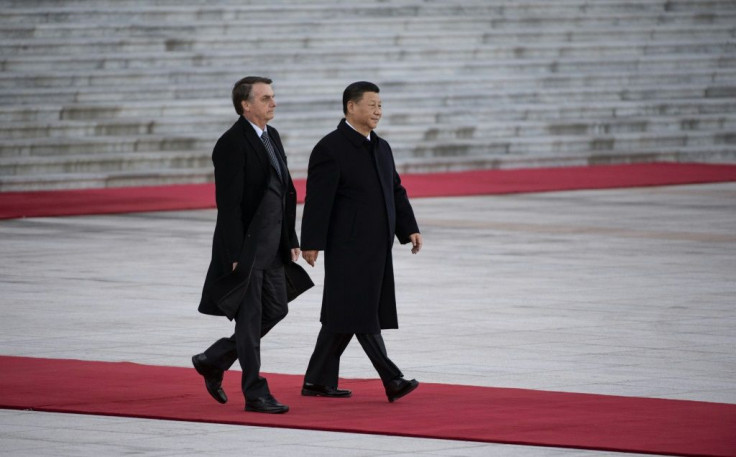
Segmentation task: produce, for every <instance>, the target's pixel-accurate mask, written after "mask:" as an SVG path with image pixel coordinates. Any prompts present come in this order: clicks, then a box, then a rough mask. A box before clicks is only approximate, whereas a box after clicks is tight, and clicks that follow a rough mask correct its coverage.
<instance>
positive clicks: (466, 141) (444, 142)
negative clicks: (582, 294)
mask: <svg viewBox="0 0 736 457" xmlns="http://www.w3.org/2000/svg"><path fill="white" fill-rule="evenodd" d="M733 132H734V130H733V129H726V130H711V131H696V130H689V131H661V132H635V133H620V132H619V133H615V134H611V133H593V134H578V135H569V134H568V135H556V136H536V137H509V136H503V135H502V136H500V137H498V138H494V137H483V138H478V137H473V138H447V137H439V138H433V139H431V140H423V141H411V140H407V139H405V138H402V137H398V138H390V139H389V140H390V142H391V145H392V149H393V151H394V155H395V157H396V158H397V159H403V158H408V157H424V158H432V157H465V156H474V155H484V154H514V155H538V156H549V155H558V154H570V153H587V152H589V151H601V150H605V151H609V152H611V153H615V152H617V151H635V150H639V149H646V148H652V147H659V148H667V147H690V148H693V149H697V148H698V147H708V146H712V145H729V146H732V147H733V148H734V152H735V153H736V134H734V133H733ZM322 134H323V133H320V134H319V135H316V136H314V137H312V138H305V137H298V138H294V139H293V140H291V141H289V142H288V143H286V142H285V143H286V144H285V148H286V150H287V154H288V157H289V165H290V166H293V167H296V168H297V169H301V168H304V167H306V162H307V160H308V157H309V154H310V153H311V150H312V147H313V146H314V144H315V143H316V141H317V140H318V139H319V137H321V136H322ZM215 140H216V137H212V136H190V137H186V138H184V137H182V138H167V137H160V136H153V135H151V136H146V137H140V138H137V139H130V138H119V137H105V138H95V139H88V140H86V141H84V142H80V141H75V142H74V143H73V144H72V145H71V146H70V144H69V143H68V142H66V141H64V139H56V141H53V142H51V141H49V142H47V143H45V144H40V143H37V144H36V145H35V146H34V147H27V148H26V149H23V150H20V151H18V152H19V153H13V154H8V153H7V151H0V161H2V164H3V165H4V166H5V167H6V168H5V170H6V171H10V170H12V171H14V172H19V170H20V169H19V168H18V164H21V163H34V161H35V160H36V159H47V160H48V161H49V162H51V163H57V162H58V163H65V162H68V161H67V160H66V157H67V156H71V157H73V159H76V160H79V157H81V156H88V157H89V159H88V160H87V161H85V162H92V163H94V162H96V161H99V160H100V159H99V158H100V157H107V160H108V161H111V162H113V163H119V161H121V160H123V158H124V157H126V156H127V157H130V158H132V159H138V161H142V160H141V159H142V158H143V157H146V155H141V153H147V154H150V155H149V157H156V156H157V155H159V154H161V153H167V152H174V151H180V152H185V153H189V152H196V153H199V154H201V156H200V159H199V160H204V161H206V160H207V158H208V157H209V155H210V154H211V150H212V146H213V145H214V143H215ZM3 149H5V147H3ZM13 152H16V151H13ZM167 157H168V156H167ZM188 157H189V159H190V160H194V159H191V156H188ZM734 158H735V159H736V157H734ZM42 162H43V160H42ZM134 162H135V160H131V161H130V163H134ZM142 162H143V163H144V168H145V167H146V166H147V165H146V164H145V161H142ZM26 170H31V171H32V170H33V169H32V168H27V169H26Z"/></svg>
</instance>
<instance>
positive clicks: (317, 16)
mask: <svg viewBox="0 0 736 457" xmlns="http://www.w3.org/2000/svg"><path fill="white" fill-rule="evenodd" d="M682 10H683V11H682V12H680V11H668V8H667V6H666V5H665V4H664V3H663V2H641V1H640V2H602V3H600V2H598V1H597V2H590V3H584V4H582V3H581V2H564V3H560V2H557V1H556V2H555V3H554V4H553V5H552V6H550V4H549V2H546V3H543V2H536V3H520V4H518V3H517V4H514V3H505V4H502V5H499V4H497V3H496V2H464V3H463V4H461V5H458V4H456V3H453V2H435V3H426V2H421V1H414V2H401V3H392V4H386V3H375V4H371V3H367V2H356V3H341V4H340V7H339V8H334V7H333V8H326V5H323V4H317V5H311V4H309V5H303V4H269V5H265V6H264V4H255V5H245V4H239V3H233V4H229V5H207V6H201V5H192V6H186V5H183V6H180V5H176V6H141V5H131V6H130V7H127V8H126V7H119V6H117V5H112V6H110V7H107V8H99V7H98V6H97V5H93V6H91V5H87V4H85V5H82V6H76V7H75V6H65V7H45V8H5V9H4V10H2V11H0V22H11V23H26V24H45V23H60V22H85V23H89V22H92V23H137V24H141V23H143V24H145V23H148V22H154V23H157V22H170V23H171V22H176V23H183V24H186V23H192V22H197V21H200V20H210V21H222V22H228V21H238V20H240V21H245V20H247V21H249V22H253V23H267V24H279V23H280V22H281V21H280V20H278V19H274V18H283V17H286V18H294V20H298V21H304V22H307V21H310V20H311V21H316V22H318V23H339V22H351V21H352V20H353V18H362V19H374V20H375V18H380V19H381V20H382V21H383V20H385V19H387V18H415V17H417V16H419V17H423V18H427V17H429V18H433V17H439V18H442V17H487V18H489V19H491V20H492V21H493V22H492V25H493V26H499V25H502V26H503V25H505V26H513V25H516V24H513V23H514V22H518V23H530V22H533V23H536V24H539V25H545V24H546V23H549V22H552V23H556V22H566V23H581V22H586V23H593V22H595V23H601V24H611V23H629V24H633V23H641V22H645V23H663V22H664V23H666V22H672V21H682V22H686V23H687V22H690V21H695V20H697V22H699V23H703V22H705V21H711V22H713V21H717V20H719V19H720V18H718V17H716V16H717V15H716V14H715V13H714V12H715V11H718V12H719V13H729V12H731V11H733V7H731V8H729V7H728V3H719V4H708V3H700V2H698V3H693V4H692V5H691V6H690V7H689V8H682ZM695 16H697V17H695ZM297 18H298V19H297ZM345 18H350V20H351V21H344V20H343V19H345ZM376 22H380V21H376ZM376 25H377V26H378V25H379V24H376Z"/></svg>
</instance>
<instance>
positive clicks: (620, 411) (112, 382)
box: [0, 356, 736, 457]
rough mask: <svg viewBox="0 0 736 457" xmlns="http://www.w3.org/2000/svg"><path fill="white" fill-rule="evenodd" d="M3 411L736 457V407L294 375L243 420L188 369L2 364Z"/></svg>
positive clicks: (22, 360) (234, 384) (231, 379)
mask: <svg viewBox="0 0 736 457" xmlns="http://www.w3.org/2000/svg"><path fill="white" fill-rule="evenodd" d="M0 367H2V368H1V369H0V407H2V408H12V409H33V410H38V411H50V412H65V413H82V414H97V415H111V416H127V417H142V418H153V419H172V420H183V421H198V422H214V423H225V424H242V425H260V426H269V427H287V428H300V429H313V430H330V431H341V432H356V433H371V434H382V435H400V436H411V437H426V438H444V439H456V440H468V441H482V442H493V443H512V444H524V445H534V446H555V447H565V448H582V449H596V450H610V451H622V452H639V453H648V454H667V455H682V456H722V457H731V456H736V432H735V431H736V405H731V404H720V403H705V402H695V401H680V400H661V399H652V398H633V397H616V396H607V395H589V394H576V393H561V392H544V391H534V390H524V389H501V388H489V387H473V386H455V385H443V384H429V383H423V384H421V385H420V386H419V389H417V390H416V391H415V392H414V393H412V394H411V395H409V396H408V397H405V398H403V399H401V400H398V401H397V402H396V403H388V401H387V400H386V398H385V396H384V394H383V391H382V387H381V385H380V382H379V381H377V380H344V381H342V382H341V387H345V388H349V389H353V397H352V398H350V399H324V398H314V397H302V396H301V395H299V392H300V386H301V382H302V377H301V376H295V375H279V374H270V375H267V376H268V380H269V384H270V385H271V389H272V391H273V392H274V394H275V395H276V397H277V398H278V399H279V400H281V401H282V402H284V403H286V404H288V405H290V407H291V411H290V412H289V413H288V414H285V415H268V414H256V413H245V412H243V410H242V409H243V401H242V398H241V397H240V396H239V395H238V391H239V381H240V379H239V378H240V373H239V372H232V373H229V374H228V375H226V376H225V382H224V387H225V390H226V391H227V392H229V393H230V402H229V403H228V404H226V405H220V404H218V403H216V402H215V401H214V400H212V399H211V398H210V397H209V395H207V393H206V392H205V389H204V383H203V382H202V379H201V377H199V375H197V374H196V372H195V371H194V369H192V368H174V367H161V366H148V365H138V364H133V363H110V362H85V361H79V360H58V359H37V358H27V357H7V356H0Z"/></svg>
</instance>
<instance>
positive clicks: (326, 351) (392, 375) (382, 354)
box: [304, 327, 403, 387]
mask: <svg viewBox="0 0 736 457" xmlns="http://www.w3.org/2000/svg"><path fill="white" fill-rule="evenodd" d="M355 337H356V338H357V339H358V342H359V343H360V345H361V346H362V347H363V351H365V353H366V355H367V356H368V358H369V359H370V361H371V363H372V364H373V367H374V368H375V369H376V371H378V375H379V376H380V377H381V381H383V383H384V384H386V383H388V382H389V381H391V380H392V379H396V378H398V377H401V376H403V374H401V370H399V368H398V367H397V366H396V365H394V363H393V362H392V361H391V360H390V359H389V358H388V354H387V353H386V345H385V344H384V342H383V337H382V336H381V334H380V333H374V334H369V333H356V334H355ZM352 338H353V334H352V333H333V332H330V331H328V330H326V329H325V328H324V327H322V329H321V330H320V332H319V335H318V336H317V344H316V345H315V347H314V352H313V353H312V357H311V358H310V359H309V366H308V367H307V373H306V374H305V375H304V382H308V383H311V384H318V385H322V386H330V387H337V378H338V375H339V371H340V356H341V355H342V353H343V352H344V351H345V348H347V347H348V343H350V340H351V339H352Z"/></svg>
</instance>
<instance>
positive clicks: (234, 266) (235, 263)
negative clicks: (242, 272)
mask: <svg viewBox="0 0 736 457" xmlns="http://www.w3.org/2000/svg"><path fill="white" fill-rule="evenodd" d="M236 268H238V262H233V271H235V269H236Z"/></svg>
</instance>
